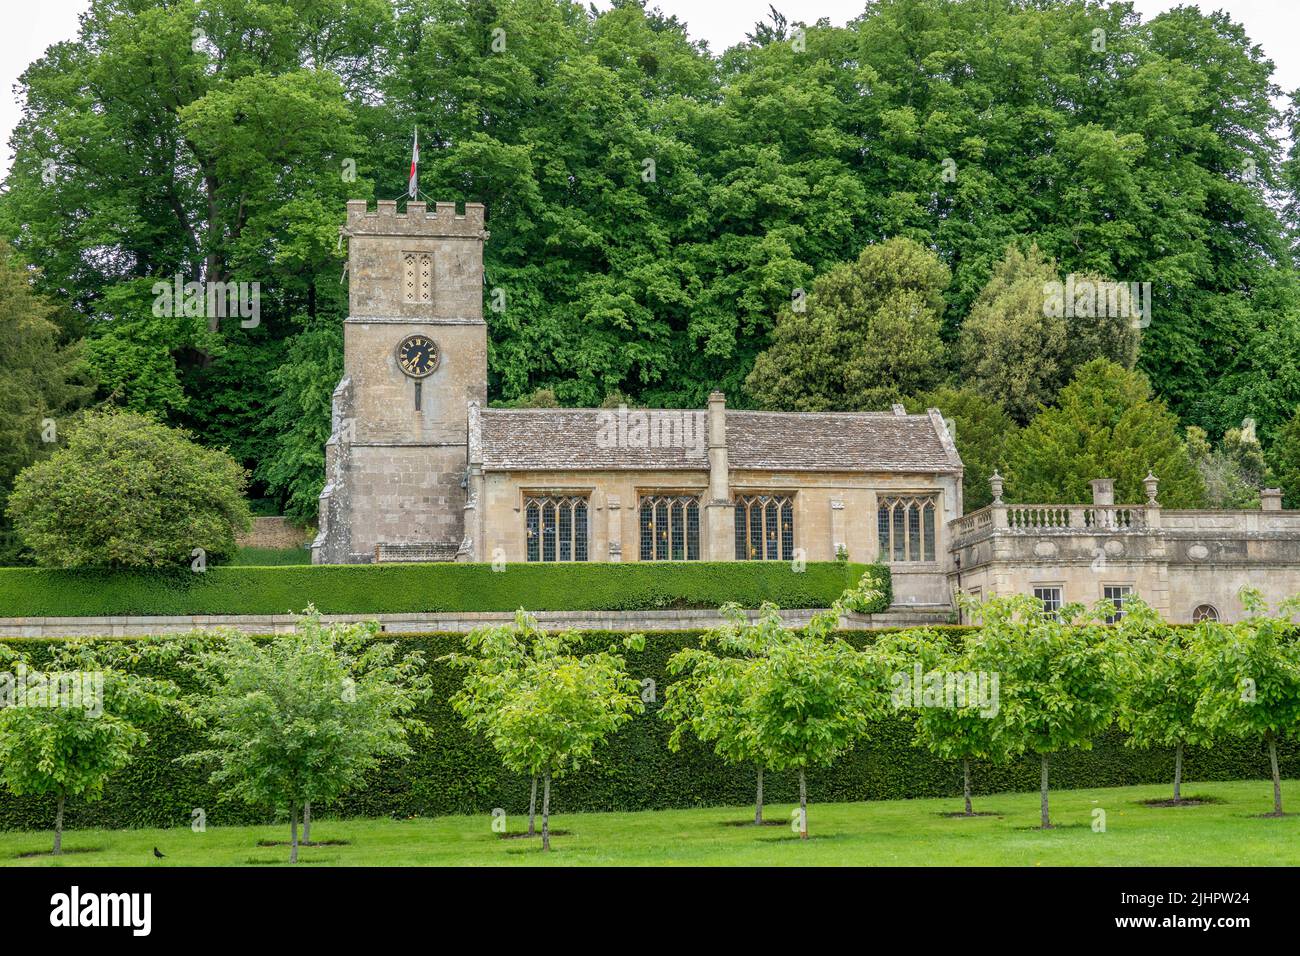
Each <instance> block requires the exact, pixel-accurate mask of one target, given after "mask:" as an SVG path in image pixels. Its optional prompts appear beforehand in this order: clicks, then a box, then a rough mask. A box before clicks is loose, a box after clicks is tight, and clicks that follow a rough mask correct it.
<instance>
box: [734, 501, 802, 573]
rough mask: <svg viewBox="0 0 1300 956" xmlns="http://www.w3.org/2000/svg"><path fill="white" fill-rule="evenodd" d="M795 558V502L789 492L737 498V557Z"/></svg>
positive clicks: (758, 558) (777, 559) (749, 558)
mask: <svg viewBox="0 0 1300 956" xmlns="http://www.w3.org/2000/svg"><path fill="white" fill-rule="evenodd" d="M793 558H794V501H793V500H792V499H791V498H790V496H789V495H738V496H737V497H736V560H737V561H790V560H792V559H793Z"/></svg>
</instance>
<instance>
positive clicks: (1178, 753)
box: [1174, 740, 1183, 806]
mask: <svg viewBox="0 0 1300 956" xmlns="http://www.w3.org/2000/svg"><path fill="white" fill-rule="evenodd" d="M1182 802H1183V742H1182V741H1181V740H1180V741H1178V747H1177V749H1175V750H1174V805H1175V806H1176V805H1178V804H1180V803H1182Z"/></svg>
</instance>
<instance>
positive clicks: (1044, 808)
mask: <svg viewBox="0 0 1300 956" xmlns="http://www.w3.org/2000/svg"><path fill="white" fill-rule="evenodd" d="M1040 787H1041V790H1040V793H1041V794H1042V800H1043V806H1042V814H1043V823H1042V827H1043V829H1044V830H1050V829H1051V828H1052V820H1051V818H1050V817H1049V816H1048V815H1047V754H1043V780H1042V783H1041V784H1040Z"/></svg>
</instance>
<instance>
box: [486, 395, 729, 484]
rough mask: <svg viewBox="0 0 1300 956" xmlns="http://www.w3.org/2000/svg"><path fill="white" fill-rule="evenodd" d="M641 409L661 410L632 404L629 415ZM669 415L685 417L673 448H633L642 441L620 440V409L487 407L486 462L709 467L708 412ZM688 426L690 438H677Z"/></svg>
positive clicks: (504, 467) (523, 467) (497, 465)
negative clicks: (632, 407) (635, 406)
mask: <svg viewBox="0 0 1300 956" xmlns="http://www.w3.org/2000/svg"><path fill="white" fill-rule="evenodd" d="M638 411H645V412H651V411H658V410H657V409H656V410H651V409H632V410H631V411H630V412H629V415H631V414H634V413H636V412H638ZM670 414H671V415H673V416H674V418H676V420H677V421H679V422H681V431H679V432H677V433H674V434H670V435H669V441H668V444H669V445H670V446H673V447H659V448H651V447H645V448H641V447H629V445H635V444H637V443H638V442H636V441H635V440H634V441H633V442H622V443H620V442H619V440H618V436H617V416H618V412H617V410H607V409H600V408H528V409H523V408H509V409H507V408H485V409H483V413H482V420H483V467H484V468H485V469H487V470H489V471H534V470H541V471H554V470H557V469H579V470H584V471H588V470H601V471H619V470H637V471H639V470H645V469H674V470H683V471H708V470H709V453H708V447H709V445H708V425H707V420H708V413H707V412H704V411H701V410H699V409H690V408H687V409H673V410H672V411H671V413H670ZM611 426H612V427H613V429H614V431H611ZM661 428H662V426H661ZM686 428H689V429H690V434H689V435H685V438H686V439H687V440H685V441H683V440H681V439H680V438H677V437H675V436H676V435H681V434H684V432H685V429H686ZM647 431H648V429H647ZM647 440H648V436H647ZM685 446H690V447H685Z"/></svg>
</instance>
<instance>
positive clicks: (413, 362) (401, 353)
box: [397, 335, 439, 378]
mask: <svg viewBox="0 0 1300 956" xmlns="http://www.w3.org/2000/svg"><path fill="white" fill-rule="evenodd" d="M438 358H439V353H438V343H436V342H435V341H434V340H433V339H431V338H429V337H428V336H427V335H408V336H407V337H406V338H404V339H402V341H401V344H399V345H398V346H397V364H398V365H400V366H401V367H402V371H403V372H405V373H406V374H407V375H409V376H411V378H424V377H425V376H426V375H432V374H433V370H434V369H436V368H437V367H438Z"/></svg>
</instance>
